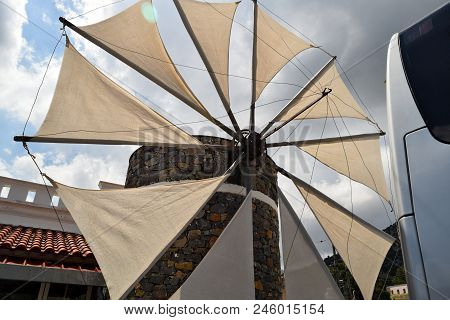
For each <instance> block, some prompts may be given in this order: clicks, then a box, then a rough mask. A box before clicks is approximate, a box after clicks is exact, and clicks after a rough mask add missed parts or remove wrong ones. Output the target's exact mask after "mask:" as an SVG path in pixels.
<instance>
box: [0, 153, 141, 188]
mask: <svg viewBox="0 0 450 320" xmlns="http://www.w3.org/2000/svg"><path fill="white" fill-rule="evenodd" d="M133 149H135V148H134V147H128V146H126V147H114V148H110V150H109V152H107V153H105V154H103V155H97V154H95V153H94V154H89V153H77V154H76V155H75V156H74V157H69V156H68V155H67V154H66V153H65V152H64V151H62V152H58V153H54V152H45V153H35V154H34V155H35V157H36V158H35V160H36V162H37V163H38V165H39V167H40V168H41V170H42V172H44V173H46V174H48V175H49V176H50V177H52V178H53V179H55V180H56V181H58V182H61V183H64V184H67V185H70V186H76V187H80V188H90V189H95V188H96V187H97V184H98V182H99V181H100V180H104V181H109V182H114V183H118V184H124V183H125V177H126V172H127V168H128V158H129V156H130V154H131V152H132V151H133ZM0 175H3V176H13V177H15V178H17V179H22V180H27V181H32V182H37V183H42V179H41V177H40V174H39V171H38V170H37V168H36V166H35V164H34V163H33V161H32V160H31V158H30V157H29V156H28V155H22V156H17V157H15V158H14V159H12V160H11V161H10V162H6V161H4V160H1V159H0Z"/></svg>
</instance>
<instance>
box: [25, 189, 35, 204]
mask: <svg viewBox="0 0 450 320" xmlns="http://www.w3.org/2000/svg"><path fill="white" fill-rule="evenodd" d="M34 198H36V191H34V190H30V191H28V194H27V198H26V199H25V201H26V202H34Z"/></svg>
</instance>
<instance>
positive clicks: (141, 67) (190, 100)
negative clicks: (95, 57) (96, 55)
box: [80, 0, 211, 119]
mask: <svg viewBox="0 0 450 320" xmlns="http://www.w3.org/2000/svg"><path fill="white" fill-rule="evenodd" d="M156 15H157V13H156V12H155V9H154V7H153V4H152V1H151V0H145V1H143V0H142V1H138V2H137V3H136V4H134V5H133V6H131V7H129V8H128V9H126V10H124V11H122V12H120V13H119V14H117V15H115V16H113V17H111V18H109V19H106V20H104V21H102V22H99V23H96V24H93V25H89V26H84V27H81V28H80V29H81V30H82V31H84V32H86V33H87V34H89V35H90V36H92V37H94V38H95V39H96V40H97V41H99V42H100V43H101V44H102V45H103V46H104V47H106V48H107V49H108V50H110V51H112V52H114V53H115V54H116V55H117V54H118V55H120V56H121V57H122V58H123V60H126V61H127V62H131V64H132V67H133V68H135V69H137V71H138V72H141V73H142V74H143V75H144V76H146V77H148V78H149V79H150V80H152V81H153V82H155V83H156V84H158V85H159V86H161V87H162V88H164V89H165V90H167V91H168V92H170V93H171V94H173V95H174V96H176V97H177V98H179V99H180V100H182V101H183V102H185V103H186V104H188V105H189V106H190V107H191V108H193V109H195V110H196V111H197V112H199V113H200V114H202V115H203V116H205V117H206V118H208V119H210V118H211V115H210V114H209V112H208V111H207V110H206V108H205V107H204V106H203V105H202V103H201V102H200V101H199V100H198V99H197V97H196V96H195V95H194V94H193V93H192V91H191V90H190V88H189V87H188V85H187V84H186V83H185V81H184V80H183V78H182V77H181V75H180V74H179V73H178V71H177V69H176V68H175V66H174V64H173V62H172V60H171V58H170V57H169V55H168V53H167V51H166V48H165V46H164V43H163V41H162V39H161V36H160V33H159V30H158V27H157V24H156Z"/></svg>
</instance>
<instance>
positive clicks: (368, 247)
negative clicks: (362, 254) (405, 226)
mask: <svg viewBox="0 0 450 320" xmlns="http://www.w3.org/2000/svg"><path fill="white" fill-rule="evenodd" d="M279 188H280V189H281V190H282V191H283V192H284V193H286V194H288V195H290V196H291V197H292V199H294V200H295V201H297V202H298V203H301V204H303V201H300V200H299V199H297V196H296V195H293V194H292V193H290V192H289V191H288V190H286V189H284V188H282V187H280V186H279ZM324 218H325V217H324ZM325 219H327V218H325ZM327 220H328V219H327ZM328 221H329V220H328ZM329 222H330V223H331V221H329ZM335 226H336V227H337V228H339V229H341V230H343V229H342V228H341V227H340V226H339V225H335ZM343 231H345V230H343ZM355 239H356V240H358V239H357V238H355ZM360 243H361V245H363V246H364V247H366V248H367V249H368V250H370V251H372V252H374V253H375V254H377V255H378V256H380V257H383V258H384V259H385V260H387V261H389V262H393V260H391V259H390V258H389V257H387V256H386V257H385V256H384V255H382V254H380V253H379V252H378V251H376V250H374V249H373V248H372V247H370V246H368V245H367V244H365V243H363V242H361V241H360ZM394 262H395V261H394ZM405 272H406V273H407V274H408V275H410V276H411V277H413V278H414V279H416V280H417V281H419V282H420V283H422V284H424V285H425V284H426V283H425V282H424V281H423V280H422V279H420V278H418V277H417V276H416V275H414V274H413V273H411V272H409V271H408V270H405ZM432 289H433V290H435V291H437V292H438V293H439V294H441V295H442V296H444V297H446V295H445V294H443V293H442V292H439V290H438V289H436V288H432ZM447 298H448V297H447Z"/></svg>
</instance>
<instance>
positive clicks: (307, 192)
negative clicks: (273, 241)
mask: <svg viewBox="0 0 450 320" xmlns="http://www.w3.org/2000/svg"><path fill="white" fill-rule="evenodd" d="M329 109H330V108H329V106H328V108H327V116H326V118H325V121H324V124H323V128H322V133H321V135H320V141H319V146H318V148H317V149H316V155H315V157H314V164H313V167H312V170H311V177H310V178H309V183H308V189H307V191H306V197H303V198H304V200H305V201H304V204H303V209H302V213H301V215H300V217H299V223H298V225H297V229H296V230H295V234H294V238H293V239H292V242H291V245H290V247H289V251H288V255H287V257H286V262H285V266H284V270H285V272H286V270H287V267H288V261H289V257H290V255H291V251H292V248H293V247H294V242H295V239H296V238H297V235H298V231H299V230H300V224H301V222H302V218H303V214H304V213H305V209H306V205H307V202H308V197H309V192H310V190H311V183H312V180H313V177H314V171H315V168H316V164H317V154H318V153H319V148H320V144H321V142H322V139H323V135H324V133H325V129H326V127H327V121H328V112H329Z"/></svg>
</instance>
